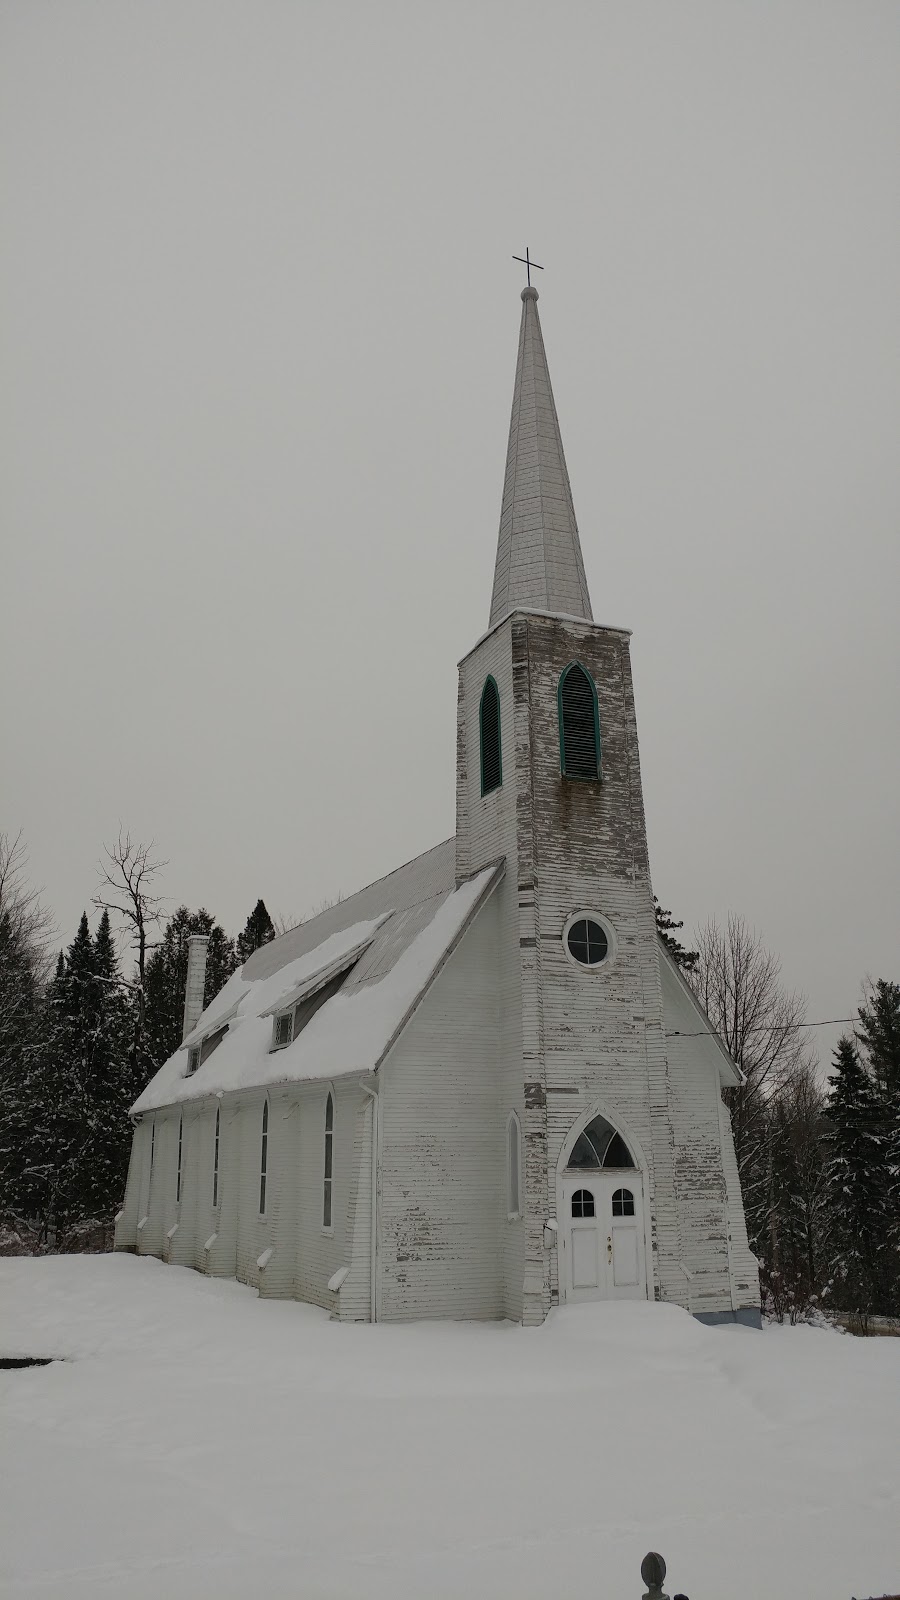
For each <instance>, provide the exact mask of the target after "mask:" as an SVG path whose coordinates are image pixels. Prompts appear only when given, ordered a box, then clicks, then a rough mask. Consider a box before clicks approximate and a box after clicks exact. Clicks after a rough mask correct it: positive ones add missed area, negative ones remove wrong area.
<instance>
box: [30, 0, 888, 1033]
mask: <svg viewBox="0 0 900 1600" xmlns="http://www.w3.org/2000/svg"><path fill="white" fill-rule="evenodd" d="M0 18H2V40H0V171H2V212H3V219H2V220H3V237H2V246H0V252H2V255H0V266H2V282H0V296H2V304H0V311H2V351H0V356H2V371H3V377H2V418H0V427H2V443H0V482H2V489H0V495H2V518H3V547H4V553H3V559H2V576H0V583H2V593H3V613H2V614H3V629H2V643H0V669H2V683H3V712H2V721H3V730H2V752H3V778H2V797H0V798H2V808H0V809H2V816H0V826H7V827H9V828H12V829H16V828H18V827H20V826H21V827H22V828H24V830H25V834H26V837H27V842H28V846H29V850H30V855H31V863H32V868H33V873H34V876H35V877H36V878H37V879H38V880H39V881H40V882H41V883H43V884H44V885H45V887H46V894H47V900H48V902H49V903H50V904H51V905H52V907H53V909H54V912H55V914H56V917H57V920H58V923H59V927H60V933H61V937H64V938H65V939H66V940H68V939H69V938H71V936H72V933H73V932H74V927H75V924H76V921H77V918H78V915H79V914H80V912H81V909H82V907H83V906H84V905H85V904H86V903H87V902H88V901H89V899H90V896H91V893H92V891H93V890H94V888H95V881H96V862H97V858H98V855H99V852H100V846H101V843H102V842H103V841H104V840H109V839H111V838H112V837H113V836H114V835H115V833H116V831H117V827H118V823H119V820H120V819H121V820H122V822H123V823H125V824H126V825H127V826H128V827H130V829H131V830H132V832H133V833H134V834H136V835H138V836H140V837H142V838H146V837H149V836H153V837H154V838H155V839H156V841H157V843H158V847H159V851H160V853H161V854H162V855H163V856H165V857H167V858H168V862H169V865H168V868H167V870H166V873H165V875H164V883H163V888H164V890H165V891H166V892H167V893H168V894H170V895H171V897H172V904H173V905H174V904H176V903H178V902H180V901H186V902H188V903H189V904H190V905H197V904H200V903H203V904H205V905H206V906H208V907H209V909H210V910H212V911H213V912H215V914H216V915H217V916H218V917H219V918H220V919H221V921H222V922H223V923H224V924H225V926H226V928H228V929H229V930H236V929H237V928H238V927H239V926H240V925H242V924H243V921H244V919H245V917H246V915H247V913H248V912H249V910H250V909H251V907H252V905H253V903H254V901H255V900H256V897H257V896H258V895H260V894H261V895H263V896H264V898H265V900H266V902H267V904H268V905H269V907H270V909H271V910H273V911H276V912H277V911H281V912H284V913H289V914H293V915H294V916H299V915H301V914H303V913H305V912H306V911H308V909H309V908H310V907H312V906H313V905H315V904H316V903H317V902H318V901H320V900H322V898H323V897H326V896H334V895H336V894H337V893H338V892H339V891H343V892H344V893H347V892H350V891H352V890H354V889H356V888H357V887H359V886H361V885H362V884H364V883H366V882H368V881H369V880H371V879H372V878H375V877H377V876H379V875H380V874H382V873H383V872H385V871H388V870H390V869H391V868H392V867H394V866H396V865H397V864H399V862H401V861H403V860H406V859H407V858H409V857H410V856H412V855H414V854H416V853H418V852H419V851H421V850H423V849H425V848H426V847H428V846H429V845H431V844H432V843H434V842H436V841H437V840H439V839H441V838H444V837H446V836H447V835H448V834H450V833H452V831H453V827H454V790H453V775H454V728H455V710H456V662H457V660H458V658H459V657H460V656H461V655H462V654H463V653H464V652H465V651H466V650H467V649H468V648H469V647H470V646H471V644H472V643H473V642H474V641H475V639H476V638H477V637H478V636H479V635H480V634H481V633H482V632H483V630H484V628H485V626H486V623H487V616H488V609H489V603H490V591H491V579H492V573H493V563H494V554H495V546H496V535H497V520H498V515H499V508H500V494H501V487H502V475H503V467H504V457H505V447H506V433H507V428H508V421H509V407H510V401H511V395H512V383H513V372H514V363H515V351H516V337H517V330H518V321H519V312H520V302H519V289H520V287H521V283H522V277H521V271H520V269H519V267H518V266H516V265H515V264H514V263H513V262H512V261H511V259H510V257H511V255H512V254H513V252H516V253H523V252H524V247H525V246H526V244H527V245H529V246H530V248H531V251H532V254H533V255H534V256H535V257H536V259H537V260H538V261H541V262H543V263H544V264H545V268H546V270H545V272H544V273H543V274H539V275H538V279H539V282H538V287H539V289H540V294H541V301H540V308H541V315H542V319H543V327H544V336H545V340H546V344H547V351H548V357H549V361H550V370H551V375H552V378H553V383H554V388H555V391H556V400H557V406H558V410H559V413H560V420H561V425H562V431H563V438H564V441H565V446H566V451H567V455H568V463H569V471H570V475H571V479H572V487H573V493H574V497H575V506H576V511H577V514H578V519H579V525H580V529H581V536H582V544H583V548H584V556H585V563H586V567H587V574H588V582H589V584H590V589H591V595H592V600H593V606H594V614H595V616H596V618H597V619H598V620H599V621H602V622H612V623H616V624H623V625H627V626H629V627H631V628H632V629H633V630H634V638H633V641H632V652H633V662H634V672H635V686H636V693H637V709H638V724H639V730H640V735H641V752H642V763H643V776H644V789H645V798H646V808H647V817H648V826H649V837H650V859H651V867H652V872H653V882H654V886H655V888H656V889H657V892H658V893H659V895H660V897H661V899H662V900H663V902H664V904H666V905H670V906H672V907H673V908H674V909H675V910H676V911H677V912H678V913H679V914H680V915H682V916H684V917H685V919H686V920H687V922H688V924H689V925H690V924H694V923H696V922H697V921H699V920H702V919H704V918H705V917H707V916H708V915H710V914H713V913H715V914H720V915H721V914H724V913H725V912H727V911H728V910H729V909H734V910H738V911H741V912H743V913H744V914H745V915H746V916H747V917H748V918H749V919H750V920H751V921H752V922H754V923H755V924H756V925H757V926H758V928H759V929H760V930H761V932H762V933H763V934H764V936H765V938H766V940H767V941H768V943H769V944H770V945H771V947H772V948H774V949H775V950H777V951H778V952H779V953H780V955H781V956H782V959H783V963H784V975H785V978H786V980H787V982H788V983H789V984H790V985H796V986H797V987H799V988H801V989H802V990H804V991H805V992H806V994H807V995H808V997H809V1005H810V1011H809V1014H810V1015H811V1016H816V1017H818V1016H831V1015H843V1014H844V1013H845V1012H849V1011H852V1010H853V1008H854V1006H855V1005H856V1003H857V1000H858V985H859V979H860V977H861V975H862V974H863V973H865V972H866V971H869V972H871V973H872V974H873V975H876V976H877V975H883V976H891V977H894V978H900V949H898V883H897V861H898V848H897V846H898V790H900V783H898V778H900V771H898V768H900V758H898V738H897V722H898V717H897V709H898V695H897V690H898V665H900V662H898V632H897V627H896V619H897V613H898V578H900V570H898V506H900V492H898V419H900V320H898V304H897V286H898V283H900V205H898V200H900V5H898V4H897V3H896V0H890V3H884V4H876V3H870V0H848V3H846V4H829V3H827V0H815V3H810V4H801V3H799V0H797V3H789V0H776V3H772V4H765V3H755V4H753V5H752V6H749V5H743V4H740V5H739V4H731V3H727V0H725V3H723V0H709V3H678V4H653V5H648V4H641V3H634V0H631V3H629V4H628V5H622V4H621V3H618V0H616V3H611V0H610V3H604V0H600V3H598V0H591V3H590V4H583V5H582V4H573V3H565V0H563V3H559V0H557V3H555V4H549V3H548V0H544V3H542V4H540V5H538V4H532V3H529V0H515V3H507V0H495V3H491V0H481V3H479V4H461V3H455V4H453V5H446V4H437V3H429V0H425V3H423V0H417V3H408V4H398V3H391V0H380V3H379V4H377V5H375V4H368V3H367V4H361V3H360V4H346V3H345V4H324V3H323V4H313V3H293V4H286V3H276V0H252V3H241V4H238V3H232V0H177V3H168V4H166V3H161V4H151V3H149V0H141V3H137V0H108V3H106V0H94V3H87V0H66V3H54V4H46V3H42V0H19V3H14V0H5V3H3V4H2V6H0ZM830 1043H831V1038H830V1036H829V1035H828V1034H827V1033H823V1034H820V1035H819V1044H820V1047H821V1048H823V1049H827V1048H828V1047H829V1046H830Z"/></svg>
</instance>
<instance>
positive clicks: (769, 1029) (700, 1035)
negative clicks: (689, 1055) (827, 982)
mask: <svg viewBox="0 0 900 1600" xmlns="http://www.w3.org/2000/svg"><path fill="white" fill-rule="evenodd" d="M858 1021H859V1018H858V1017H822V1018H821V1019H820V1020H819V1021H818V1022H782V1023H778V1022H761V1023H758V1024H757V1026H756V1027H753V1028H744V1029H742V1032H743V1033H790V1031H791V1029H792V1028H833V1027H834V1026H835V1024H836V1023H838V1022H858ZM711 1035H714V1036H715V1037H716V1038H718V1037H719V1035H718V1034H717V1033H716V1030H715V1028H714V1027H713V1025H712V1023H710V1025H709V1027H708V1028H698V1029H697V1032H696V1033H682V1032H681V1029H680V1028H675V1029H674V1030H673V1032H671V1033H667V1034H666V1038H667V1039H708V1038H710V1036H711Z"/></svg>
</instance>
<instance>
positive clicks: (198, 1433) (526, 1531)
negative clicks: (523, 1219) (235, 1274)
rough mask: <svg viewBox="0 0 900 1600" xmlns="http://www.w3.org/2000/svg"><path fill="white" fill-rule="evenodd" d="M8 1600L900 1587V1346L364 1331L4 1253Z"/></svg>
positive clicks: (674, 1321)
mask: <svg viewBox="0 0 900 1600" xmlns="http://www.w3.org/2000/svg"><path fill="white" fill-rule="evenodd" d="M0 1354H3V1355H19V1354H22V1355H54V1356H63V1357H65V1358H66V1360H65V1361H64V1362H60V1363H58V1364H54V1365H52V1366H47V1367H34V1368H29V1369H27V1370H22V1371H3V1372H0V1472H2V1488H0V1573H2V1584H3V1587H2V1593H3V1595H4V1596H16V1597H19V1596H21V1597H26V1596H27V1597H28V1600H38V1597H40V1596H53V1597H54V1600H56V1597H60V1600H61V1597H63V1596H65V1597H66V1600H86V1597H88V1596H91V1597H94V1596H100V1597H103V1596H110V1597H112V1596H115V1597H116V1600H134V1597H141V1600H151V1597H152V1600H160V1597H163V1596H164V1597H166V1600H182V1597H184V1600H187V1597H190V1600H205V1597H207V1596H208V1597H211V1600H212V1597H215V1600H232V1597H234V1600H237V1597H241V1600H249V1597H252V1596H257V1595H265V1596H266V1597H267V1600H281V1597H288V1596H292V1597H293V1596H302V1597H304V1600H305V1597H317V1600H318V1597H323V1600H324V1597H326V1596H327V1597H328V1600H337V1597H338V1596H351V1595H352V1596H366V1597H373V1600H381V1597H385V1600H386V1597H388V1596H390V1597H391V1600H403V1597H407V1596H408V1597H413V1596H415V1597H416V1600H420V1597H429V1600H431V1597H449V1596H453V1597H454V1600H461V1597H465V1600H475V1597H478V1596H491V1597H492V1600H503V1597H505V1596H510V1597H516V1600H530V1597H532V1596H533V1597H535V1600H536V1597H538V1596H540V1597H541V1600H546V1597H547V1596H548V1595H557V1594H560V1595H561V1594H577V1595H579V1596H584V1597H585V1600H587V1597H591V1600H594V1597H596V1600H637V1597H638V1596H639V1595H641V1594H642V1593H643V1585H642V1584H641V1581H640V1576H639V1568H640V1562H641V1558H642V1556H643V1555H644V1553H645V1552H646V1551H647V1550H648V1549H656V1550H659V1551H661V1552H662V1554H663V1555H664V1556H665V1558H666V1560H667V1562H668V1565H669V1578H668V1579H667V1582H666V1588H667V1590H668V1592H669V1593H670V1594H674V1593H675V1592H676V1591H679V1590H681V1591H683V1592H684V1593H685V1594H687V1595H689V1596H690V1600H705V1597H709V1600H719V1597H720V1596H724V1595H729V1596H735V1597H738V1600H743V1597H746V1600H751V1597H756V1596H760V1597H761V1596H765V1597H766V1600H802V1597H806V1596H810V1597H812V1596H816V1597H819V1596H822V1597H825V1596H827V1597H829V1600H832V1597H833V1600H849V1597H850V1596H851V1595H859V1596H862V1595H880V1594H881V1593H882V1592H883V1591H884V1590H886V1589H889V1590H893V1591H897V1590H898V1589H900V1339H853V1338H850V1337H846V1336H842V1335H840V1334H837V1333H834V1332H830V1331H823V1330H814V1329H808V1328H794V1329H790V1328H769V1329H767V1330H765V1331H764V1332H762V1333H758V1332H756V1333H755V1332H753V1331H752V1330H750V1329H745V1328H714V1329H711V1328H703V1327H701V1326H700V1325H699V1324H698V1323H696V1322H694V1321H692V1320H691V1318H690V1317H688V1316H687V1315H686V1314H685V1313H684V1312H681V1311H678V1310H676V1309H675V1308H674V1307H670V1306H653V1305H643V1304H641V1305H638V1304H619V1305H605V1306H585V1307H578V1308H572V1309H566V1310H564V1311H561V1312H555V1313H554V1314H553V1316H552V1317H551V1318H550V1320H549V1321H548V1323H547V1324H546V1325H545V1327H543V1328H541V1329H539V1330H526V1329H522V1328H518V1327H513V1326H510V1325H508V1324H499V1325H486V1326H485V1325H480V1326H474V1325H471V1324H447V1323H438V1324H418V1325H414V1326H410V1327H388V1326H382V1327H376V1328H370V1327H365V1326H360V1327H342V1326H340V1325H337V1324H334V1323H331V1322H329V1320H328V1318H327V1317H326V1316H325V1315H324V1313H322V1312H320V1311H316V1310H314V1309H312V1308H309V1307H306V1306H301V1305H296V1304H293V1303H273V1302H265V1301H260V1300H258V1299H257V1298H256V1296H255V1295H254V1294H252V1293H251V1292H250V1291H249V1290H247V1289H245V1288H243V1287H241V1286H240V1285H238V1284H235V1283H230V1282H228V1283H222V1282H213V1281H210V1280H208V1279H204V1278H202V1277H200V1276H198V1275H197V1274H195V1273H193V1272H189V1271H186V1270H181V1269H179V1268H173V1267H163V1266H161V1265H160V1264H159V1263H157V1262H155V1261H152V1260H137V1259H135V1258H133V1257H130V1256H99V1257H98V1256H95V1257H90V1256H82V1257H77V1256H73V1257H59V1258H55V1259H49V1260H42V1261H34V1260H28V1259H17V1260H3V1261H0Z"/></svg>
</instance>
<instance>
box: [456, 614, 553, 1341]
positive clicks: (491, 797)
mask: <svg viewBox="0 0 900 1600" xmlns="http://www.w3.org/2000/svg"><path fill="white" fill-rule="evenodd" d="M489 674H490V675H491V676H492V677H493V678H494V680H495V682H496V684H497V688H498V691H499V694H500V748H501V756H502V770H503V783H502V786H501V787H500V788H499V789H495V790H493V791H492V793H490V794H487V795H482V793H481V736H480V727H479V708H480V704H481V693H482V690H483V688H484V684H485V680H486V679H487V677H488V675H489ZM523 732H527V729H526V730H523V726H522V708H521V703H520V705H519V707H518V710H517V707H516V704H515V698H514V694H513V655H512V624H511V623H509V622H507V623H504V624H503V625H502V626H501V627H500V628H497V629H496V630H495V631H494V632H493V633H492V634H489V635H488V637H487V638H486V639H485V640H483V641H482V643H481V645H480V646H479V647H478V648H477V649H476V650H475V651H473V652H472V654H471V655H469V656H467V657H466V658H465V659H464V660H463V661H462V662H461V663H460V669H459V699H458V709H457V773H456V863H457V874H458V876H459V877H465V876H466V875H467V874H468V873H470V872H475V871H477V870H478V869H479V868H481V867H484V866H487V865H488V864H489V863H490V862H492V861H497V860H499V859H501V858H502V859H504V860H505V861H506V874H505V876H504V878H503V881H502V882H501V883H500V884H499V886H498V888H497V890H496V891H495V893H494V895H493V901H494V911H493V916H494V919H495V927H496V951H495V955H494V964H495V973H496V977H495V982H496V1004H497V1026H498V1032H499V1038H498V1043H497V1048H496V1054H495V1057H494V1061H493V1068H492V1070H493V1075H494V1079H495V1083H496V1096H497V1098H496V1117H497V1129H498V1140H499V1142H498V1146H497V1148H498V1150H499V1151H500V1156H499V1162H500V1164H499V1168H498V1172H497V1204H498V1212H497V1215H498V1229H499V1271H500V1277H501V1295H502V1314H503V1315H504V1316H506V1317H511V1318H512V1319H513V1320H514V1321H516V1322H518V1321H519V1320H520V1319H521V1316H522V1295H523V1284H524V1276H525V1231H526V1226H527V1221H526V1218H525V1217H524V1216H523V1217H522V1218H521V1219H520V1220H519V1221H517V1222H508V1221H507V1210H506V1192H505V1191H506V1148H505V1140H506V1123H507V1119H508V1117H509V1114H510V1112H511V1111H515V1112H516V1114H517V1116H518V1118H519V1124H520V1127H521V1129H522V1136H523V1157H524V1148H525V1141H526V1138H527V1132H526V1121H525V1090H524V1074H523V1066H522V1060H523V1049H524V1043H523V972H522V961H521V954H520V952H521V948H522V947H521V946H520V942H519V941H520V936H521V937H525V938H526V939H527V938H528V937H529V936H530V933H531V925H532V919H533V913H534V884H533V881H532V878H531V875H530V872H529V870H528V868H527V866H525V867H524V868H523V866H522V863H521V862H520V858H519V848H518V832H519V819H518V808H519V796H520V792H521V790H522V787H523V785H522V781H521V778H520V768H521V765H522V749H521V746H522V738H523ZM526 771H527V761H526Z"/></svg>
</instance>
